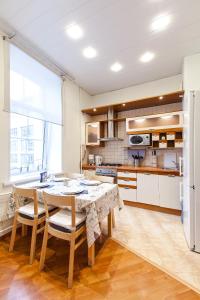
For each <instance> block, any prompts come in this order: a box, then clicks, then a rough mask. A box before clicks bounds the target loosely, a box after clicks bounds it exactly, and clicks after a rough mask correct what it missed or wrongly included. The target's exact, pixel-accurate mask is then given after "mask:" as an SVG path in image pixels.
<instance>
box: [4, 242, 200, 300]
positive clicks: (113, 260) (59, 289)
mask: <svg viewBox="0 0 200 300" xmlns="http://www.w3.org/2000/svg"><path fill="white" fill-rule="evenodd" d="M8 244H9V237H6V238H4V239H3V240H0V299H3V300H7V299H9V300H18V299H20V300H23V299H25V300H32V299H34V300H35V299H37V300H39V299H53V300H57V299H71V300H76V299H77V300H79V299H85V300H88V299H89V300H93V299H94V300H96V299H114V300H118V299H120V300H126V299H136V300H140V299H145V300H146V299H148V300H151V299H152V300H157V299H158V300H162V299H165V300H170V299H171V300H172V299H173V300H174V299H181V300H193V299H200V296H199V295H198V294H196V293H195V292H194V291H192V290H191V289H189V288H188V287H186V286H184V285H183V284H181V283H180V282H179V281H177V280H175V279H173V278H172V277H170V276H168V275H167V274H165V273H164V272H162V271H161V270H159V269H157V268H156V267H154V266H153V265H151V264H150V263H148V262H146V261H144V260H143V259H141V258H140V257H138V256H136V255H135V254H133V253H132V252H130V251H129V250H127V249H126V248H124V247H122V246H121V245H119V244H118V243H116V242H114V241H113V240H111V239H109V240H107V241H105V243H104V244H103V245H101V246H98V248H99V249H98V255H97V258H96V264H95V266H94V267H93V268H89V267H88V266H87V255H86V254H87V247H86V245H83V246H81V247H80V249H78V251H77V255H76V258H75V275H74V286H73V289H71V290H69V289H67V282H66V280H65V279H66V277H67V263H68V259H67V257H68V255H67V253H68V246H67V243H66V242H63V241H61V240H56V239H51V240H49V249H48V252H47V262H46V267H45V270H44V272H42V273H39V272H38V258H39V250H40V245H41V240H39V242H38V244H37V255H36V257H37V259H36V260H35V262H34V264H33V265H32V266H30V265H29V264H28V261H29V253H28V251H27V250H28V241H27V240H26V239H21V238H20V240H17V242H16V248H15V251H14V253H8Z"/></svg>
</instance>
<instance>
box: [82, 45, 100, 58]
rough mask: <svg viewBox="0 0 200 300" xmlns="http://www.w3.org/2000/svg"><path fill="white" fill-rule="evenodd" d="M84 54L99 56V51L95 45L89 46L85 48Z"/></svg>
mask: <svg viewBox="0 0 200 300" xmlns="http://www.w3.org/2000/svg"><path fill="white" fill-rule="evenodd" d="M83 55H84V56H85V57H86V58H94V57H96V56H97V51H96V50H95V49H94V48H93V47H87V48H85V49H83Z"/></svg>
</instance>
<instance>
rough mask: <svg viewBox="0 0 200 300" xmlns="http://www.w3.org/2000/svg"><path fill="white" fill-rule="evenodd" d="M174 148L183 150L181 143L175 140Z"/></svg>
mask: <svg viewBox="0 0 200 300" xmlns="http://www.w3.org/2000/svg"><path fill="white" fill-rule="evenodd" d="M175 148H183V141H182V140H176V141H175Z"/></svg>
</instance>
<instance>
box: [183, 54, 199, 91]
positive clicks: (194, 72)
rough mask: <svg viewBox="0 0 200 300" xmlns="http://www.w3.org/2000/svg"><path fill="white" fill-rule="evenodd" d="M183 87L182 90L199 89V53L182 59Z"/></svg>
mask: <svg viewBox="0 0 200 300" xmlns="http://www.w3.org/2000/svg"><path fill="white" fill-rule="evenodd" d="M183 85H184V90H199V89H200V53H199V54H195V55H192V56H187V57H185V58H184V63H183Z"/></svg>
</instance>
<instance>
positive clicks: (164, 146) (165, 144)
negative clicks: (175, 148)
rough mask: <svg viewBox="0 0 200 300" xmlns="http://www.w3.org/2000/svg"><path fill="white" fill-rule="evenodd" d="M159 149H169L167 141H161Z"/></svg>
mask: <svg viewBox="0 0 200 300" xmlns="http://www.w3.org/2000/svg"><path fill="white" fill-rule="evenodd" d="M159 148H167V141H166V140H163V141H160V142H159Z"/></svg>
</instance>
